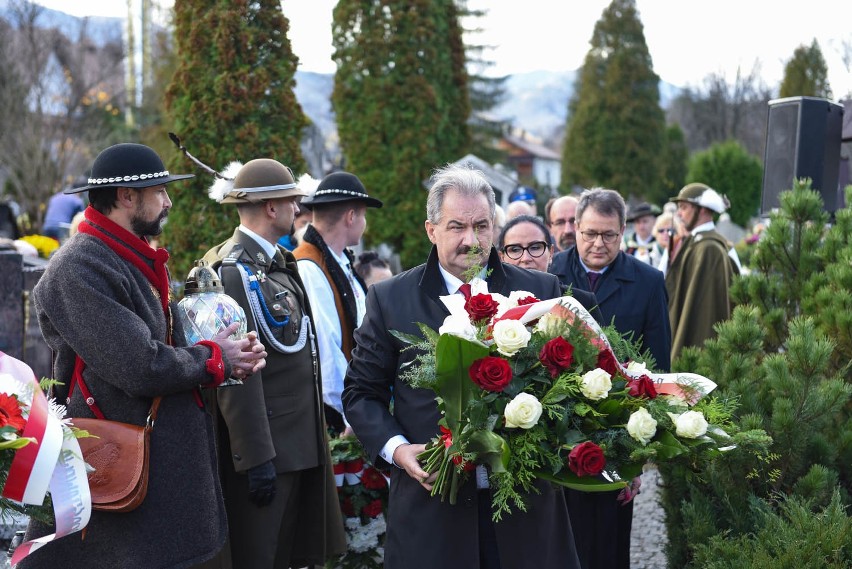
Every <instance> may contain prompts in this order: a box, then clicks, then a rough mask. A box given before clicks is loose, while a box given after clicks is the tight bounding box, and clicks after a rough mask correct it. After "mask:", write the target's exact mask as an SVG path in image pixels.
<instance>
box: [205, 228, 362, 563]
mask: <svg viewBox="0 0 852 569" xmlns="http://www.w3.org/2000/svg"><path fill="white" fill-rule="evenodd" d="M229 256H230V257H232V258H233V260H234V261H235V262H234V263H230V264H228V263H227V262H226V263H225V266H221V267H220V265H221V264H222V263H223V259H226V258H228V257H229ZM205 259H206V260H207V261H208V262H209V263H210V264H211V266H212V267H214V268H217V269H220V270H221V275H222V284H223V286H224V287H225V292H226V293H227V294H229V295H230V296H231V297H233V298H234V299H235V300H236V301H237V303H238V304H239V305H240V306H242V307H243V310H245V313H246V317H247V320H248V329H249V330H257V331H258V332H259V333H260V339H261V341H262V342H263V343H264V346H265V347H266V351H267V354H268V355H267V358H266V367H265V368H264V369H263V370H261V371H260V372H257V373H255V374H253V375H252V376H251V377H250V378H249V379H247V380H246V381H245V384H244V385H242V386H231V387H223V388H220V389H218V390H217V391H216V398H215V401H214V402H213V407H214V410H215V412H216V414H217V415H218V417H219V420H218V423H217V424H218V427H219V437H218V441H219V443H220V445H219V452H220V463H221V468H222V470H223V480H224V481H225V487H224V492H225V502H226V504H227V506H228V521H229V523H230V526H231V532H230V534H231V549H232V550H233V551H234V562H233V566H234V567H235V568H242V567H271V566H274V567H289V566H290V562H292V564H293V566H294V567H302V566H304V565H321V564H323V563H324V562H325V560H326V558H327V557H332V556H334V555H336V554H338V553H342V552H343V551H345V547H346V541H345V535H344V530H343V521H342V518H341V514H340V507H339V504H338V499H337V493H336V488H335V484H334V473H333V472H332V466H331V458H330V455H329V450H328V445H327V438H326V432H325V426H324V420H323V409H322V393H321V381H320V375H319V367H318V359H317V358H318V356H317V354H316V346H315V345H314V343H313V338H312V337H309V338H308V340H307V342H306V343H305V345H304V347H303V348H302V349H301V350H299V351H296V352H294V353H291V354H287V353H282V352H281V351H278V350H277V349H276V348H275V347H274V346H273V344H272V342H271V341H270V339H269V338H268V337H267V336H266V335H265V334H266V333H265V332H263V331H262V327H261V326H260V322H259V321H258V320H259V318H264V316H263V314H262V309H260V310H261V312H260V316H258V310H252V307H251V305H250V302H249V300H248V297H247V295H246V291H245V289H244V286H243V280H242V278H243V274H244V272H245V270H246V269H248V271H249V272H250V273H251V274H252V275H253V276H255V277H256V279H257V281H256V282H255V284H257V286H258V291H259V294H260V297H261V298H262V300H263V302H264V304H265V305H266V309H267V310H268V311H269V316H270V318H271V319H273V320H274V321H277V322H279V323H280V322H284V321H285V320H286V321H287V323H286V324H284V325H283V326H280V327H270V328H269V331H270V332H271V333H272V335H273V336H274V337H275V339H276V340H277V341H278V342H281V343H283V344H284V345H287V346H291V345H293V344H294V343H295V341H296V338H297V336H298V334H299V330H300V326H301V323H302V320H303V318H304V316H307V317H308V318H310V317H311V310H310V305H309V302H308V298H307V295H306V294H305V290H304V285H303V283H302V280H301V278H299V273H298V270H297V266H296V259H295V258H294V257H293V255H292V254H291V253H290V252H288V251H287V250H286V249H284V248H283V247H280V246H278V247H277V248H276V253H275V256H274V257H273V258H269V256H268V255H267V254H266V252H265V251H264V250H263V248H262V247H261V246H260V244H259V243H258V242H257V241H255V240H254V239H253V238H252V237H250V236H249V235H247V234H246V233H243V232H242V231H240V230H239V229H237V230H235V231H234V234H233V236H232V237H231V238H230V239H228V240H227V241H225V242H224V243H221V244H220V245H218V246H216V247H214V248H213V249H211V250H210V251H209V252H208V253H207V255H206V256H205ZM270 460H271V461H272V463H273V465H274V466H275V470H276V472H277V473H278V474H279V478H281V477H282V475H285V474H296V473H298V482H297V484H298V487H297V489H296V490H295V492H294V495H293V496H292V498H291V500H290V501H289V503H288V502H286V500H285V497H284V496H279V495H276V498H275V500H273V502H272V504H270V505H268V506H265V507H263V508H260V509H259V508H258V507H257V506H255V505H254V504H253V503H250V501H249V500H248V496H247V490H246V489H247V487H248V479H247V477H246V476H244V474H245V472H246V471H247V470H248V469H250V468H252V467H254V466H257V465H260V464H263V463H265V462H267V461H270ZM279 494H280V492H279ZM259 519H262V520H263V523H258V520H259ZM288 523H293V524H295V527H296V534H295V538H293V537H288V538H287V541H289V542H290V543H286V544H285V546H283V547H285V548H286V549H287V550H289V551H290V558H289V559H282V558H281V557H282V555H278V554H277V549H278V548H277V547H276V543H278V544H279V546H280V542H282V541H284V540H283V539H282V538H281V537H280V535H282V534H286V529H285V530H282V528H286V527H288ZM247 528H252V529H251V531H250V532H249V533H250V535H248V536H246V535H245V532H244V530H246V529H247ZM258 544H263V547H261V546H260V545H258ZM264 555H265V556H267V557H266V559H268V558H269V557H270V556H271V557H273V558H275V562H274V565H273V564H272V563H271V562H269V561H267V560H264V557H263V556H264Z"/></svg>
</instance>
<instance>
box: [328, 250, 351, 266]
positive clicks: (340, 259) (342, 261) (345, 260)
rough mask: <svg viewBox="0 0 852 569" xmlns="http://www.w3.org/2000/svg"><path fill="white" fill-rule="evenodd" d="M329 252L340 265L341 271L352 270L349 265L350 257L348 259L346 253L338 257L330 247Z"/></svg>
mask: <svg viewBox="0 0 852 569" xmlns="http://www.w3.org/2000/svg"><path fill="white" fill-rule="evenodd" d="M328 250H329V252H330V253H331V256H332V257H334V260H335V261H337V264H338V265H340V268H341V269H343V270H344V271H351V270H352V267H351V266H350V263H349V257H347V256H346V254H345V253H344V254H343V255H338V254H337V253H336V252H335V251H334V249H332V248H331V247H329V248H328Z"/></svg>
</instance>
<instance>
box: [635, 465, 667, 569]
mask: <svg viewBox="0 0 852 569" xmlns="http://www.w3.org/2000/svg"><path fill="white" fill-rule="evenodd" d="M659 483H660V475H659V472H658V471H657V469H656V468H649V469H647V470H646V471H645V472H644V473H643V474H642V488H641V492H639V495H638V496H636V498H634V500H635V501H636V504H634V506H633V527H632V529H631V530H630V569H666V556H665V553H664V552H663V549H664V547H665V545H666V542H667V538H666V526H665V515H664V513H663V508H662V506H660V504H659V494H660V491H659Z"/></svg>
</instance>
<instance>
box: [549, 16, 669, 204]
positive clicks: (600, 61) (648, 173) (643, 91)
mask: <svg viewBox="0 0 852 569" xmlns="http://www.w3.org/2000/svg"><path fill="white" fill-rule="evenodd" d="M591 45H592V47H591V49H590V50H589V53H588V54H587V55H586V59H585V61H584V62H583V68H582V71H581V72H580V76H579V78H578V80H577V84H576V86H575V89H574V94H573V96H572V97H571V100H570V101H569V103H568V121H567V126H566V134H565V144H564V147H563V156H562V185H563V187H564V188H569V187H571V186H572V185H574V184H579V185H582V186H592V185H601V186H606V187H609V188H612V189H615V190H617V191H619V192H621V193H622V194H623V195H625V196H628V195H634V196H637V197H645V196H646V195H649V192H651V191H653V190H656V189H657V188H658V187H659V186H660V184H661V182H662V172H661V170H662V167H663V164H662V163H661V159H660V157H661V156H662V155H663V154H664V149H665V147H666V135H665V119H664V116H663V111H662V109H661V108H660V92H659V77H658V76H657V74H656V73H654V70H653V65H652V62H651V55H650V53H649V52H648V46H647V45H646V44H645V34H644V31H643V28H642V23H641V22H640V20H639V15H638V13H637V12H636V2H635V0H613V1H612V3H611V4H610V5H609V6H608V7H607V8H606V9H605V10H604V12H603V14H602V16H601V19H600V20H598V22H597V23H596V24H595V30H594V33H593V35H592V40H591Z"/></svg>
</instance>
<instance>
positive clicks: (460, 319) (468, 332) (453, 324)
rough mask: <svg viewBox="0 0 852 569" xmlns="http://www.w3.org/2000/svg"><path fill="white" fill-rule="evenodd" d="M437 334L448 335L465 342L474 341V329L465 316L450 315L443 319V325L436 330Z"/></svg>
mask: <svg viewBox="0 0 852 569" xmlns="http://www.w3.org/2000/svg"><path fill="white" fill-rule="evenodd" d="M438 334H450V335H452V336H458V337H459V338H464V339H465V340H475V339H476V328H474V327H473V324H471V323H470V319H469V318H467V316H454V315H452V314H451V315H450V316H447V317H446V318H445V319H444V323H443V324H442V325H441V327H440V328H438Z"/></svg>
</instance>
